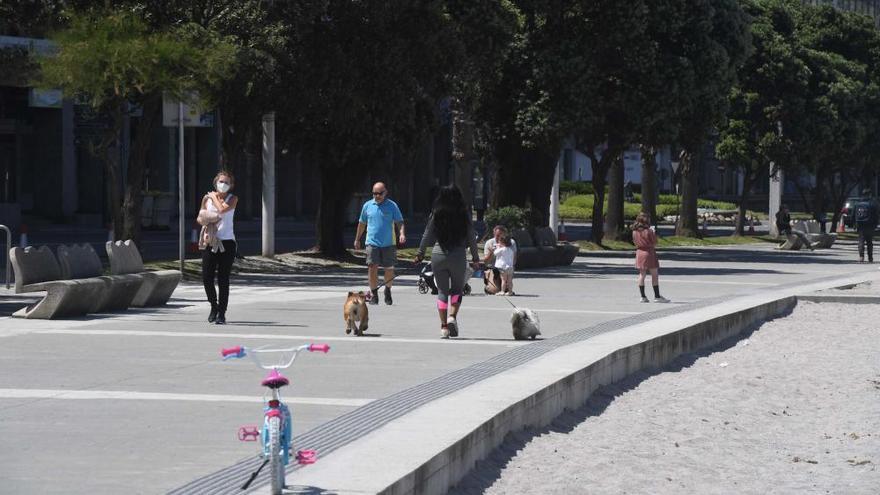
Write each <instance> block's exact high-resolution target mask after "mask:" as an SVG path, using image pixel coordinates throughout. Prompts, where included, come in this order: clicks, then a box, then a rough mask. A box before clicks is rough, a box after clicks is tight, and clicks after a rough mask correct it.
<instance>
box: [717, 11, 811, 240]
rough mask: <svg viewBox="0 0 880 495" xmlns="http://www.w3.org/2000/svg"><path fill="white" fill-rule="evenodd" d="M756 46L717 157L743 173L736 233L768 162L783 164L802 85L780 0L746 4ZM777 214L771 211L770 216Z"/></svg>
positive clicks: (790, 24) (803, 74)
mask: <svg viewBox="0 0 880 495" xmlns="http://www.w3.org/2000/svg"><path fill="white" fill-rule="evenodd" d="M745 6H746V12H747V13H748V14H749V16H750V17H751V18H752V24H751V33H752V41H753V46H754V50H753V52H752V53H751V55H750V56H749V58H748V59H747V60H746V62H745V64H743V66H742V67H741V68H740V70H739V73H738V78H737V79H738V81H737V84H736V86H735V87H734V88H733V89H732V90H731V93H730V97H729V107H730V110H729V112H728V115H727V119H726V121H725V122H724V124H723V125H722V126H721V127H720V129H719V141H718V143H717V145H716V156H717V157H718V158H720V159H721V160H723V161H724V163H726V164H728V165H729V166H731V167H734V168H736V169H738V170H739V171H740V172H741V174H742V177H743V185H742V191H741V194H740V198H739V215H738V216H737V223H736V228H735V231H734V235H743V232H744V229H745V213H746V202H747V201H748V198H749V195H750V193H751V191H752V187H753V186H754V184H755V183H756V181H757V180H758V179H759V178H760V177H765V176H766V175H765V174H766V173H767V171H768V170H770V166H771V163H772V164H777V165H778V166H784V165H785V162H786V161H787V157H788V155H789V145H790V143H789V141H787V140H786V139H785V137H784V134H783V132H782V129H783V122H786V123H787V122H788V120H789V119H790V117H789V114H790V113H791V111H790V109H791V108H793V107H796V106H800V105H801V104H802V102H800V101H799V99H798V98H799V96H797V95H798V94H799V93H800V92H801V91H800V89H801V88H803V87H804V86H805V85H806V81H807V80H808V78H809V69H808V68H807V66H806V65H805V64H804V63H803V61H802V60H801V59H800V58H799V50H800V48H799V45H798V42H797V40H796V39H795V20H794V17H793V14H792V12H791V11H790V9H789V8H788V7H787V6H786V4H785V3H784V2H778V1H772V0H771V1H768V2H749V3H747V4H745ZM774 213H775V212H770V214H771V215H772V214H774Z"/></svg>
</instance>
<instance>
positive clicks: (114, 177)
mask: <svg viewBox="0 0 880 495" xmlns="http://www.w3.org/2000/svg"><path fill="white" fill-rule="evenodd" d="M117 135H118V133H117ZM113 141H114V142H116V143H117V146H116V147H111V146H101V149H100V150H98V151H103V155H104V156H103V161H104V167H105V170H106V171H107V184H106V187H107V193H108V194H107V197H108V198H109V201H108V203H109V204H108V205H107V206H108V208H109V211H110V225H111V226H112V227H113V240H114V241H118V240H122V239H123V237H122V225H123V223H122V191H121V190H120V188H119V147H118V146H119V144H118V140H116V139H114V140H113Z"/></svg>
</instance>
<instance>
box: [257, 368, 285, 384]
mask: <svg viewBox="0 0 880 495" xmlns="http://www.w3.org/2000/svg"><path fill="white" fill-rule="evenodd" d="M260 385H262V386H264V387H269V388H281V387H284V386H285V385H290V380H288V379H287V378H285V377H284V376H283V375H282V374H281V373H279V372H278V370H272V371H270V372H269V374H268V375H266V378H263V381H262V382H261V383H260Z"/></svg>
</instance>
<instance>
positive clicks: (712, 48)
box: [676, 0, 751, 237]
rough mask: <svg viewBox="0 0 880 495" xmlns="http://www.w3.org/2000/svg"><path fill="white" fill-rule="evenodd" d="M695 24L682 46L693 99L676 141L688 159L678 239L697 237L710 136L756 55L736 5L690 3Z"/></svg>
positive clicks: (682, 169)
mask: <svg viewBox="0 0 880 495" xmlns="http://www.w3.org/2000/svg"><path fill="white" fill-rule="evenodd" d="M687 5H688V7H689V8H690V9H693V13H692V14H691V15H692V16H693V17H691V19H693V22H692V23H691V25H690V28H689V29H684V30H683V31H682V32H681V36H680V38H679V41H678V43H677V46H679V47H681V51H680V52H679V53H680V55H681V64H680V66H679V74H680V79H679V84H682V85H684V86H686V88H687V89H686V91H685V94H687V95H688V97H687V99H686V101H685V102H683V104H682V106H681V108H680V110H679V112H678V118H677V121H678V122H679V123H680V127H679V135H678V139H677V140H676V141H677V143H678V144H679V145H680V146H681V148H682V150H683V154H682V156H681V162H680V165H679V174H680V176H681V212H680V215H679V218H678V224H677V225H676V235H679V236H684V237H697V236H698V226H697V199H698V192H699V174H698V172H699V162H700V158H701V153H702V149H703V147H704V144H705V143H706V141H707V139H708V137H709V134H710V133H711V132H712V131H713V130H714V129H715V128H716V127H717V126H718V125H719V124H720V123H721V120H722V118H723V116H724V115H725V113H726V111H727V103H728V95H729V93H730V89H731V87H732V85H733V83H734V82H735V79H736V71H737V70H738V69H739V67H740V65H742V63H743V62H744V61H745V59H746V57H747V56H748V55H749V51H750V49H751V37H750V33H749V20H748V17H747V16H746V14H745V12H743V10H742V8H741V7H740V5H739V2H737V1H735V0H718V1H708V0H699V1H693V2H688V3H687Z"/></svg>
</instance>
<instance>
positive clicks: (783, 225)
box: [776, 205, 791, 237]
mask: <svg viewBox="0 0 880 495" xmlns="http://www.w3.org/2000/svg"><path fill="white" fill-rule="evenodd" d="M776 231H777V232H779V235H784V236H786V237H787V236H790V235H791V214H789V212H788V206H786V205H782V206H781V207H780V208H779V211H777V212H776Z"/></svg>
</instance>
